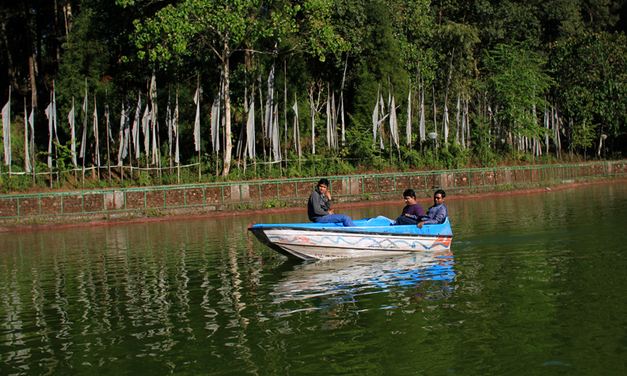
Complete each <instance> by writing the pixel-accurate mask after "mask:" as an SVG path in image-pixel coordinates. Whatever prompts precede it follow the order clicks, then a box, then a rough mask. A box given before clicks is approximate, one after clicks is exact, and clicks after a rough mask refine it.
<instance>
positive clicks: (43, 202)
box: [0, 161, 627, 223]
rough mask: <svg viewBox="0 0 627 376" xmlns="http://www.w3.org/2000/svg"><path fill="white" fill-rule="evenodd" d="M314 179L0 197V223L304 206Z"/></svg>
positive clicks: (373, 183) (545, 171)
mask: <svg viewBox="0 0 627 376" xmlns="http://www.w3.org/2000/svg"><path fill="white" fill-rule="evenodd" d="M626 176H627V161H611V162H589V163H580V164H568V165H533V166H516V167H499V168H479V169H460V170H444V171H420V172H404V173H389V174H362V175H351V176H329V179H330V180H331V189H332V192H333V195H334V197H335V198H336V200H337V201H340V202H341V201H346V202H348V201H361V200H381V199H388V198H397V197H399V196H400V195H401V194H402V192H403V191H404V190H405V189H406V188H413V189H414V190H415V191H416V193H417V194H418V195H419V196H421V197H430V196H431V195H432V193H433V190H434V189H436V188H443V189H445V190H446V191H447V192H450V193H474V192H486V191H504V190H513V189H521V188H528V187H536V186H544V185H554V184H562V183H566V182H574V181H582V180H591V179H599V178H615V177H626ZM317 181H318V178H303V179H277V180H263V181H246V182H229V183H207V184H195V185H184V186H158V187H145V188H128V189H111V190H93V191H75V192H49V193H37V194H22V195H18V194H16V195H0V222H1V223H27V222H38V221H39V222H55V221H62V222H63V221H77V220H84V219H90V218H93V219H107V218H115V217H123V216H125V217H128V216H146V215H148V216H155V215H169V214H195V213H203V212H210V211H215V210H238V209H256V208H270V207H284V206H298V205H304V204H305V202H306V200H307V197H308V196H309V194H310V193H311V190H312V189H313V187H314V186H315V184H316V182H317Z"/></svg>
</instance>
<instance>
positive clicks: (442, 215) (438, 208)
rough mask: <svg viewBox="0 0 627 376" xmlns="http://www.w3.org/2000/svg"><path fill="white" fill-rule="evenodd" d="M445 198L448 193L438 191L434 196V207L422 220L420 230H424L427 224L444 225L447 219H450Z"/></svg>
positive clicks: (419, 224) (419, 223)
mask: <svg viewBox="0 0 627 376" xmlns="http://www.w3.org/2000/svg"><path fill="white" fill-rule="evenodd" d="M444 197H446V193H445V192H444V191H443V190H441V189H438V190H437V191H435V193H434V194H433V206H432V207H430V208H429V210H428V211H427V215H425V216H424V217H422V218H421V219H420V222H418V224H417V226H418V228H422V225H425V224H434V223H444V221H445V220H446V217H448V209H447V208H446V205H444Z"/></svg>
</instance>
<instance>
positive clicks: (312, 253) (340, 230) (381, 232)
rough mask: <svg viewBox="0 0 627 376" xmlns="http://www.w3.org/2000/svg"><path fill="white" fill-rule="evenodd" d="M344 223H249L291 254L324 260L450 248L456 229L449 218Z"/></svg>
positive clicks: (274, 246) (260, 236)
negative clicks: (423, 221) (406, 222)
mask: <svg viewBox="0 0 627 376" xmlns="http://www.w3.org/2000/svg"><path fill="white" fill-rule="evenodd" d="M353 222H354V223H355V226H354V227H344V226H343V225H342V224H341V223H311V222H308V223H274V224H253V225H251V226H249V228H248V230H249V231H251V232H252V233H253V234H254V235H255V236H256V237H257V239H259V240H260V241H261V242H262V243H264V244H266V245H268V246H269V247H270V248H272V249H274V250H276V251H278V252H279V253H281V254H284V255H286V256H288V257H292V258H294V257H295V258H298V259H301V260H322V259H337V258H349V257H373V256H383V255H399V254H406V253H411V252H425V251H441V250H446V249H450V247H451V243H452V241H453V231H452V229H451V224H450V222H449V220H448V218H447V219H446V221H445V222H444V223H442V224H431V225H424V226H422V228H418V227H417V226H416V225H402V226H395V225H392V221H391V220H390V219H388V218H386V217H383V216H379V217H375V218H366V219H359V220H356V221H353Z"/></svg>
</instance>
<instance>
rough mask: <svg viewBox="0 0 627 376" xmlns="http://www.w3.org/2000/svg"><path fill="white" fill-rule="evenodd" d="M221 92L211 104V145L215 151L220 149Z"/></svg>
mask: <svg viewBox="0 0 627 376" xmlns="http://www.w3.org/2000/svg"><path fill="white" fill-rule="evenodd" d="M220 86H222V85H220ZM220 94H221V93H218V97H217V98H215V99H214V100H213V104H212V105H211V147H212V148H213V150H214V152H215V153H218V151H220V119H221V116H220V102H221V100H222V98H221V95H220Z"/></svg>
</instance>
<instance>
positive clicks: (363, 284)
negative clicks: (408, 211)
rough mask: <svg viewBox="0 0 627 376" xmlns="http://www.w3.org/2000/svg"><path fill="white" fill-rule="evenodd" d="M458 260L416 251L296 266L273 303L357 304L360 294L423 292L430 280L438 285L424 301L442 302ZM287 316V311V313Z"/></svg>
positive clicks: (447, 253)
mask: <svg viewBox="0 0 627 376" xmlns="http://www.w3.org/2000/svg"><path fill="white" fill-rule="evenodd" d="M454 263H455V260H454V258H453V253H452V252H451V251H450V250H447V251H441V252H416V253H413V254H409V255H403V256H394V257H385V258H357V259H341V260H329V261H319V262H314V263H306V264H297V265H295V266H294V267H293V270H290V271H287V272H285V273H284V277H283V279H282V280H280V281H279V282H278V283H277V285H276V287H275V289H274V291H273V292H272V296H273V301H274V302H275V303H281V302H285V301H290V300H304V299H312V298H317V299H328V300H332V301H334V302H336V303H341V302H344V301H350V302H355V301H356V300H358V299H359V297H360V296H361V295H367V294H373V293H384V292H386V291H389V290H390V289H392V288H395V287H412V288H415V289H420V285H421V284H424V283H425V282H427V281H430V282H433V283H434V284H437V285H438V286H439V287H440V289H438V290H437V291H436V290H435V289H433V285H432V286H430V288H429V289H427V290H426V291H424V292H423V294H424V295H423V298H425V299H441V298H444V297H447V296H448V295H450V293H451V292H452V290H453V288H452V286H451V284H450V283H451V282H453V281H454V280H455V270H454V268H453V266H454ZM285 314H287V312H286V313H285Z"/></svg>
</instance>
